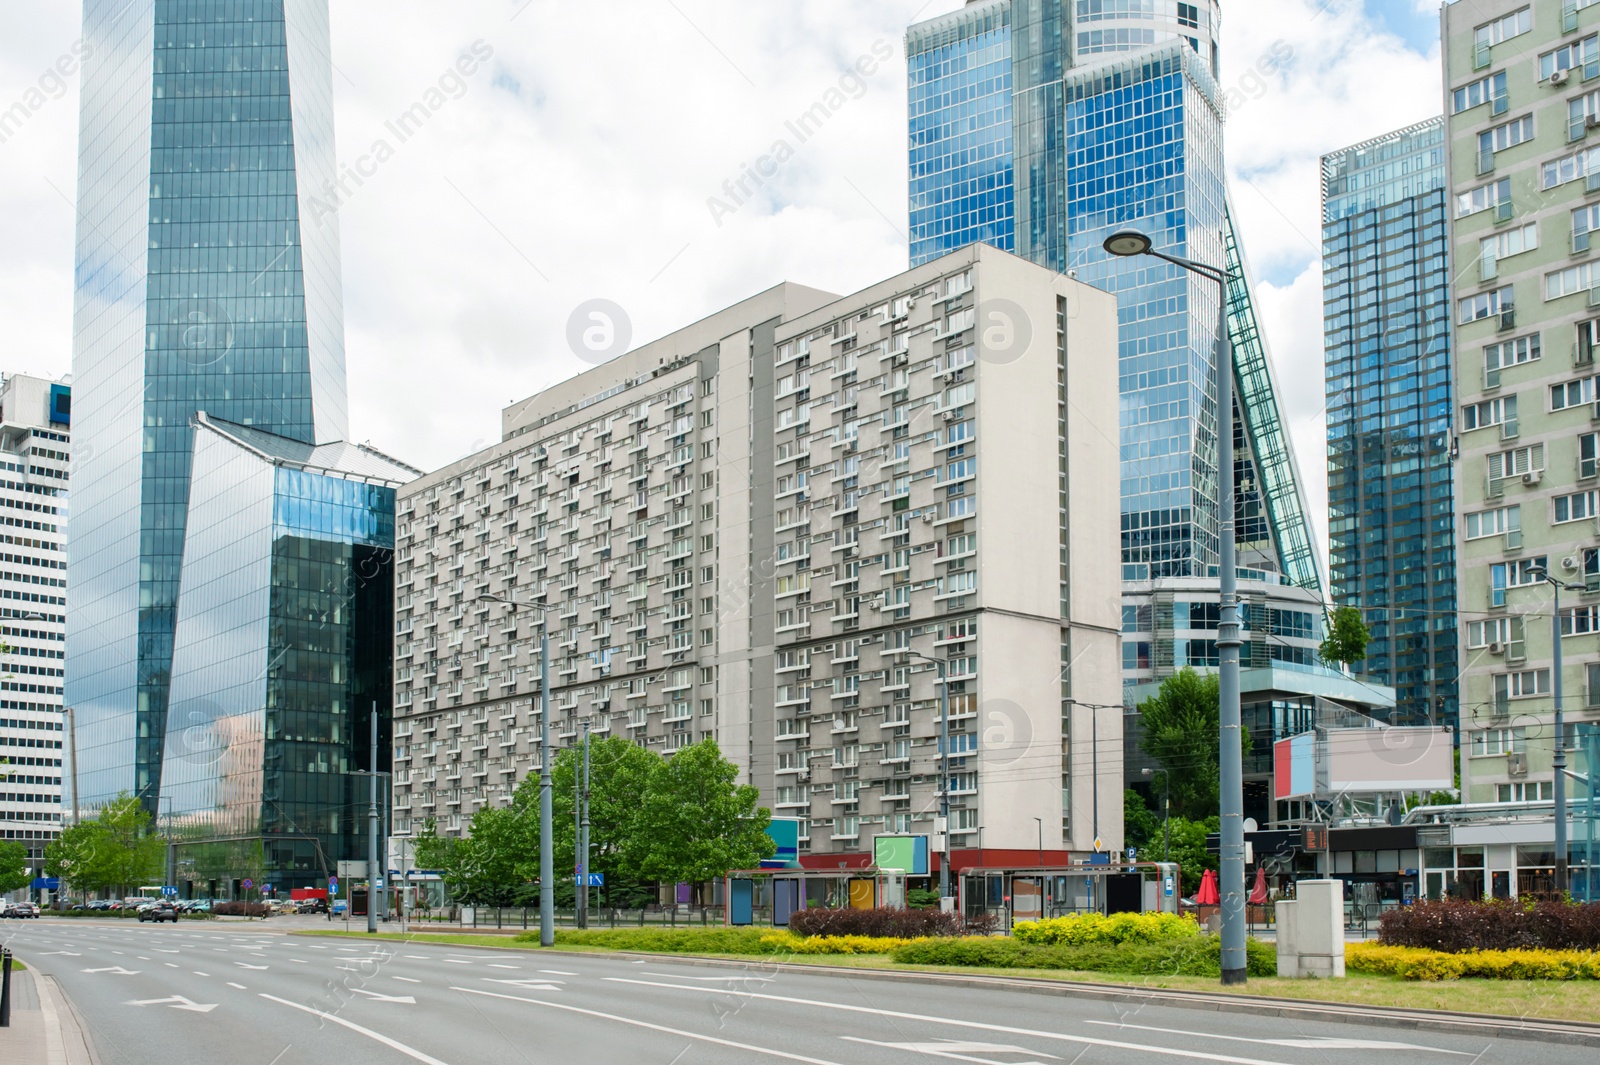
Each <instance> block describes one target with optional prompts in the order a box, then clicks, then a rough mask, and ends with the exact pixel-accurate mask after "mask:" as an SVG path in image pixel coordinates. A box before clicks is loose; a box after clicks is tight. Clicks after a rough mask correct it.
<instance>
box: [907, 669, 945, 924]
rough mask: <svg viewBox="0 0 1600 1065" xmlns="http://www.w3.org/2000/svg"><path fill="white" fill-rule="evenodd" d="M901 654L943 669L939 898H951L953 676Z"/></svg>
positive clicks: (940, 693) (940, 699) (940, 737)
mask: <svg viewBox="0 0 1600 1065" xmlns="http://www.w3.org/2000/svg"><path fill="white" fill-rule="evenodd" d="M899 650H900V653H901V654H904V655H910V656H911V657H912V658H920V659H922V660H923V661H924V662H932V663H933V664H934V665H935V666H937V667H938V669H939V821H940V823H941V825H942V826H943V829H944V831H943V832H942V833H941V834H942V835H943V837H944V854H943V856H942V857H941V858H940V860H939V898H941V899H947V898H949V897H950V676H949V674H948V673H946V672H945V662H944V659H942V658H930V657H929V656H927V655H925V654H923V653H922V652H921V651H913V650H912V649H911V648H909V647H902V648H900V649H899Z"/></svg>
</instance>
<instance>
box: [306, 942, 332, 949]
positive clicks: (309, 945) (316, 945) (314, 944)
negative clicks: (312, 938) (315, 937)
mask: <svg viewBox="0 0 1600 1065" xmlns="http://www.w3.org/2000/svg"><path fill="white" fill-rule="evenodd" d="M306 946H308V947H310V948H311V949H312V950H327V949H328V948H327V947H325V946H323V945H322V944H320V943H307V944H306Z"/></svg>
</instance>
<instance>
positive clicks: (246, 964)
mask: <svg viewBox="0 0 1600 1065" xmlns="http://www.w3.org/2000/svg"><path fill="white" fill-rule="evenodd" d="M233 964H235V965H237V966H238V967H239V968H241V969H258V970H259V969H270V968H272V966H270V965H251V964H250V963H249V962H246V961H236V962H234V963H233Z"/></svg>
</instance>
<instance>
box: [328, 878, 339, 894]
mask: <svg viewBox="0 0 1600 1065" xmlns="http://www.w3.org/2000/svg"><path fill="white" fill-rule="evenodd" d="M328 890H329V891H338V890H339V878H338V877H336V876H330V877H328Z"/></svg>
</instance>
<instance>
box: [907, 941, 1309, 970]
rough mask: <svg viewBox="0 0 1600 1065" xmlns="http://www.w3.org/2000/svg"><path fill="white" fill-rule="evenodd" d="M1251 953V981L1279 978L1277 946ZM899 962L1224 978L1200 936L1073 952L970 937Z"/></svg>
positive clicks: (1211, 946) (921, 948)
mask: <svg viewBox="0 0 1600 1065" xmlns="http://www.w3.org/2000/svg"><path fill="white" fill-rule="evenodd" d="M1246 947H1247V952H1246V965H1247V969H1248V972H1249V974H1250V975H1251V976H1274V975H1276V974H1277V971H1278V957H1277V952H1276V950H1275V948H1274V947H1273V946H1272V944H1270V943H1262V942H1259V941H1256V940H1250V941H1249V942H1248V943H1247V945H1246ZM894 960H895V961H897V962H903V963H906V964H917V965H955V966H985V967H988V968H996V969H1062V970H1068V971H1072V972H1101V973H1117V974H1126V975H1136V976H1220V975H1221V973H1222V943H1221V940H1219V939H1218V938H1217V937H1216V936H1200V935H1195V936H1185V937H1182V938H1177V939H1168V940H1162V941H1159V942H1154V943H1126V944H1113V943H1107V942H1100V943H1092V944H1088V945H1085V946H1076V947H1071V946H1039V945H1036V944H1030V943H1024V942H1020V941H1018V940H1016V939H994V938H990V937H979V936H966V937H962V938H958V939H924V940H917V941H914V942H911V943H907V944H906V945H905V946H903V947H900V948H898V949H897V950H896V951H895V952H894Z"/></svg>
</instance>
